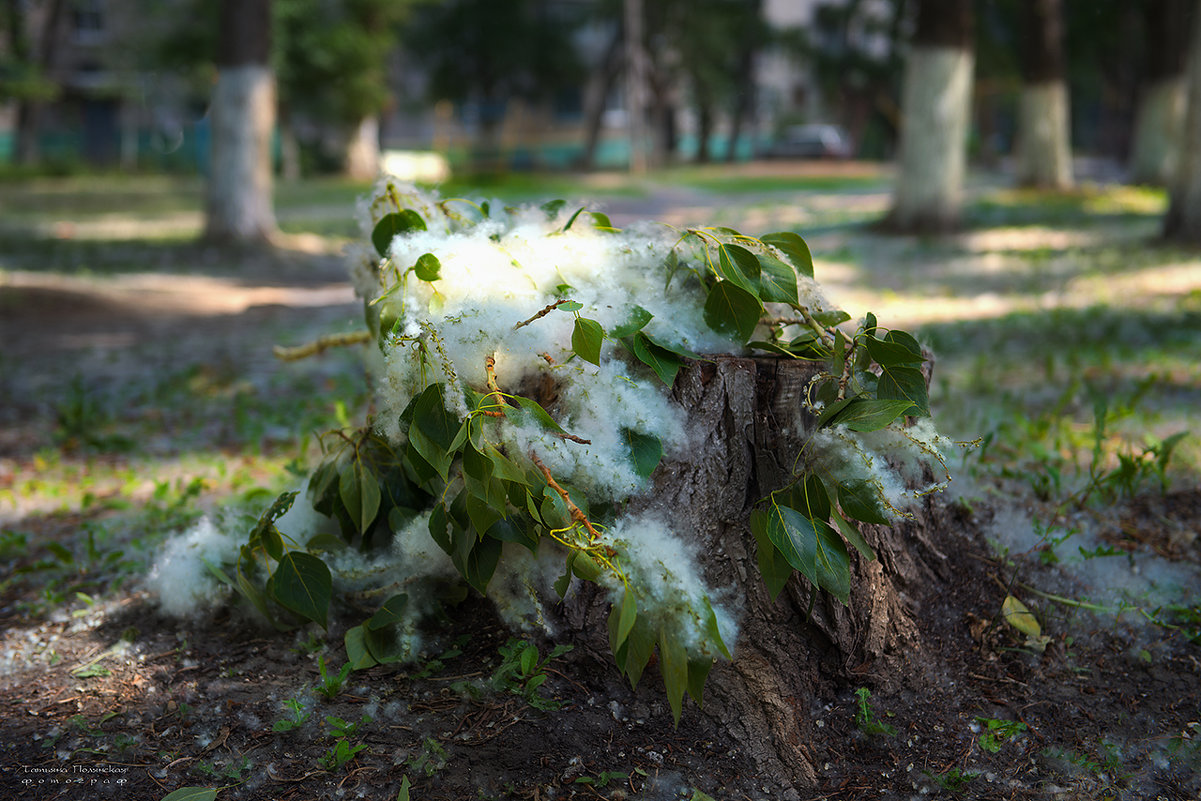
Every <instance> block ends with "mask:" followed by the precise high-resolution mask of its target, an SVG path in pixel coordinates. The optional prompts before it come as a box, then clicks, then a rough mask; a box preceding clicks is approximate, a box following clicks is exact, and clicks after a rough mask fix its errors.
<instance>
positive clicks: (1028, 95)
mask: <svg viewBox="0 0 1201 801" xmlns="http://www.w3.org/2000/svg"><path fill="white" fill-rule="evenodd" d="M1025 10H1026V15H1025V17H1026V19H1025V33H1026V35H1025V37H1023V42H1024V45H1025V46H1024V47H1023V49H1022V73H1023V76H1022V77H1023V85H1022V96H1021V101H1020V103H1019V105H1018V147H1017V180H1018V183H1019V184H1021V185H1022V186H1033V187H1038V188H1040V189H1067V188H1069V187H1070V186H1071V185H1072V149H1071V144H1070V142H1069V138H1068V124H1069V122H1068V88H1067V81H1066V80H1065V78H1064V68H1063V10H1062V7H1061V3H1060V0H1030V1H1029V2H1027V3H1026V4H1025Z"/></svg>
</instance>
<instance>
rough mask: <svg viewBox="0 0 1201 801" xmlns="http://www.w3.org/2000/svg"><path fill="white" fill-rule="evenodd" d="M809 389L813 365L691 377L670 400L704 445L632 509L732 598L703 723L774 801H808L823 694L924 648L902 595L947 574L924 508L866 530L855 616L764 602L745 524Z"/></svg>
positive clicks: (719, 370)
mask: <svg viewBox="0 0 1201 801" xmlns="http://www.w3.org/2000/svg"><path fill="white" fill-rule="evenodd" d="M812 375H813V367H812V366H810V365H809V364H807V363H804V362H799V361H784V360H776V359H750V358H727V357H721V358H718V359H717V360H716V361H715V362H699V363H694V364H692V365H691V366H690V367H688V368H686V369H685V370H683V371H682V372H681V374H680V376H679V378H678V379H677V381H676V384H675V388H674V395H675V398H676V400H677V402H678V403H679V404H680V405H681V406H682V407H683V409H684V410H685V412H686V413H687V414H688V417H689V421H690V428H692V430H694V431H698V432H704V435H703V437H702V438H699V439H698V440H697V441H696V442H693V443H690V452H689V458H688V459H687V460H686V461H682V462H673V463H665V464H663V465H661V466H660V469H659V470H658V471H657V472H656V474H655V480H654V489H653V490H652V492H651V493H649V494H648V495H647V496H646V497H645V498H644V499H642V500H636V501H634V502H632V506H633V509H631V511H632V512H638V511H642V510H651V511H656V510H657V511H661V512H662V513H663V514H664V515H670V518H671V519H672V520H673V521H674V522H675V524H676V527H677V531H680V532H688V531H691V532H694V536H695V541H696V545H697V552H698V554H699V559H700V563H701V565H702V567H703V569H704V571H705V574H706V575H705V578H706V580H707V582H708V584H709V586H710V587H714V588H726V589H728V590H729V592H730V597H731V598H734V599H736V600H737V602H738V603H740V604H741V606H742V615H741V629H740V633H739V636H738V640H737V642H736V643H734V644H732V650H733V655H734V659H733V661H732V662H730V663H718V664H717V665H715V666H714V669H713V671H712V673H711V674H710V676H709V680H708V683H707V684H706V687H705V706H704V709H703V711H702V712H701V713H700V714H704V715H707V716H709V717H711V718H712V719H713V720H714V721H715V722H717V723H718V724H719V725H720V726H721V728H722V729H724V730H725V731H727V732H729V734H730V736H731V737H732V738H733V739H734V740H735V741H736V742H738V743H739V744H740V747H741V749H742V751H743V753H744V755H745V756H747V757H749V758H750V760H751V761H752V762H753V763H754V765H755V766H756V768H757V769H758V771H759V774H760V775H761V776H762V777H763V779H764V783H765V784H773V783H775V784H776V785H777V786H776V787H775V788H774V789H773V790H772V794H771V796H770V797H772V798H784V799H797V798H800V797H801V793H800V791H802V790H804V789H805V788H809V787H812V786H813V785H815V784H816V781H817V766H816V764H815V763H814V758H813V756H812V752H811V751H810V750H809V747H808V744H809V743H810V742H811V741H812V739H813V737H814V736H815V731H814V729H813V727H812V722H811V719H810V710H811V709H812V706H813V696H814V692H815V690H817V689H818V688H820V687H821V686H823V685H824V684H828V683H829V682H838V681H840V680H846V679H848V678H850V677H852V676H858V677H860V678H859V679H858V680H860V681H861V680H862V676H863V674H865V673H869V672H873V671H879V670H881V669H882V668H883V667H884V666H885V665H886V664H888V663H891V659H892V656H893V655H899V654H901V653H902V652H904V651H905V650H907V649H912V648H916V647H918V645H919V643H918V635H917V629H916V626H915V625H914V623H913V610H912V609H911V608H910V606H911V605H910V603H909V601H908V600H907V597H906V592H905V590H906V587H910V586H913V585H914V584H915V583H916V582H925V581H929V580H931V579H932V578H933V577H934V576H935V575H936V571H938V570H939V569H941V568H940V566H941V564H942V563H943V562H944V561H945V557H943V556H942V555H941V554H940V553H938V551H937V550H936V549H935V548H934V547H933V546H932V545H929V544H928V542H927V541H926V540H925V538H924V536H923V533H922V532H923V524H924V523H925V522H926V521H927V520H928V518H929V516H930V515H931V514H934V513H935V512H934V510H933V509H932V508H930V507H927V508H925V509H923V510H918V512H917V517H916V520H915V521H910V522H906V523H905V524H904V525H901V526H898V527H896V528H889V527H884V526H863V527H862V529H863V534H864V536H865V538H866V539H867V540H868V542H869V543H870V544H871V545H872V547H873V548H874V549H875V551H876V553H877V555H878V558H877V559H876V560H875V561H871V562H868V561H867V560H864V559H862V558H860V557H859V556H858V554H857V553H856V552H852V558H851V565H852V567H851V570H852V582H851V587H852V589H851V604H850V606H849V607H844V606H842V605H841V604H840V603H839V602H838V601H837V600H836V599H833V598H829V597H827V596H826V595H825V594H824V593H820V594H819V595H818V596H817V598H816V603H814V605H813V611H812V615H811V616H810V615H809V614H808V610H809V606H810V599H811V593H812V588H811V587H810V586H809V584H808V583H807V581H806V580H805V579H803V578H801V577H800V576H799V575H794V576H793V578H792V579H791V580H790V581H789V584H788V586H787V587H786V588H785V590H784V592H783V593H781V595H780V597H779V598H777V599H776V601H775V602H773V601H772V600H771V599H770V598H769V597H768V593H767V590H766V589H765V587H764V585H763V581H762V579H761V578H760V575H759V569H758V564H757V557H756V553H755V545H754V538H753V536H752V535H751V533H750V530H749V526H748V522H747V521H748V519H749V516H750V512H751V509H752V507H753V506H754V505H755V504H756V502H758V501H759V500H760V499H761V498H763V497H764V496H765V495H767V494H768V493H769V492H770V491H771V490H773V489H777V488H779V487H780V486H782V485H783V484H785V483H786V482H787V481H788V479H789V477H790V476H791V475H792V470H793V465H794V463H795V460H796V458H797V454H798V453H799V450H800V448H801V445H802V442H803V440H804V432H805V430H806V429H807V428H810V427H811V426H812V424H813V420H812V419H811V418H810V417H809V416H808V415H807V413H804V412H803V410H802V407H801V404H800V399H801V397H802V396H803V393H804V391H805V388H806V386H807V385H808V382H809V379H810V377H811V376H812ZM607 613H608V610H607V603H606V601H605V599H604V598H603V597H602V596H600V595H599V594H592V595H590V596H589V595H584V596H581V598H580V600H579V602H578V604H577V606H576V608H575V610H574V612H569V616H570V617H571V618H572V619H571V623H572V624H573V626H575V627H577V628H579V629H580V630H582V631H583V632H584V636H596V635H597V633H602V634H600V637H601V639H602V640H603V632H604V631H605V618H606V616H607ZM597 647H598V648H606V647H607V646H606V645H604V644H603V643H602V642H598V643H597ZM648 678H649V679H650V681H652V682H653V681H654V679H653V677H648ZM656 689H658V688H656ZM684 714H685V715H689V714H697V712H696V711H695V707H690V708H686V710H685V713H684ZM765 791H766V790H765Z"/></svg>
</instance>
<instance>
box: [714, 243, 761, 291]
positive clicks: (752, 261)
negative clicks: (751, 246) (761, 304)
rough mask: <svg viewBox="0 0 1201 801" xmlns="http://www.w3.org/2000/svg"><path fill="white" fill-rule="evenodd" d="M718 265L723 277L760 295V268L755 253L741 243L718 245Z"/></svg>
mask: <svg viewBox="0 0 1201 801" xmlns="http://www.w3.org/2000/svg"><path fill="white" fill-rule="evenodd" d="M717 265H718V270H719V272H720V273H721V277H722V278H724V279H726V280H727V281H731V282H733V283H735V284H737V285H738V286H740V287H742V288H743V289H745V290H746V291H747V292H749V293H750V294H752V295H755V296H758V294H759V273H760V269H759V259H758V258H757V257H756V256H755V254H754V253H751V252H750V251H749V250H747V249H746V248H744V247H742V246H740V245H718V247H717Z"/></svg>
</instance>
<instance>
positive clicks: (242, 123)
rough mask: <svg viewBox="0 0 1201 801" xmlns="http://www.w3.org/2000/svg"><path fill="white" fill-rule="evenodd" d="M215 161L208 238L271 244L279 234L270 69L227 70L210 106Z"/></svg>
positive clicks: (220, 74) (221, 72) (209, 199)
mask: <svg viewBox="0 0 1201 801" xmlns="http://www.w3.org/2000/svg"><path fill="white" fill-rule="evenodd" d="M211 116H212V130H213V159H212V166H211V167H210V174H209V180H208V198H207V209H206V215H205V220H206V224H205V238H206V239H209V240H211V241H214V242H219V243H230V242H255V241H262V240H267V239H269V238H270V237H271V235H272V234H273V233H274V232H275V212H274V210H273V206H272V200H271V132H272V129H273V128H274V125H275V79H274V77H273V75H272V73H271V69H270V68H269V67H265V66H255V65H249V66H242V67H225V68H222V69H221V70H220V71H219V72H218V75H217V83H216V85H215V86H214V87H213V100H212V106H211Z"/></svg>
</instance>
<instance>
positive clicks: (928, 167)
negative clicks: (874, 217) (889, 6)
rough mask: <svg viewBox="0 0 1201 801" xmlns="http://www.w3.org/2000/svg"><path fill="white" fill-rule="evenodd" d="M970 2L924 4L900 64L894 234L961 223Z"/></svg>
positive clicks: (969, 68) (968, 106) (969, 89)
mask: <svg viewBox="0 0 1201 801" xmlns="http://www.w3.org/2000/svg"><path fill="white" fill-rule="evenodd" d="M971 32H972V19H971V4H970V3H964V2H961V0H922V2H921V3H920V4H919V5H918V16H917V28H916V30H915V31H914V35H913V45H912V48H911V49H910V52H909V58H908V60H907V62H906V64H905V76H904V81H903V87H902V95H901V103H902V114H903V119H902V123H901V142H900V157H899V162H900V163H899V165H898V174H897V185H896V190H895V192H894V195H893V208H892V212H891V215H890V218H889V223H890V224H891V226H892V227H894V228H896V229H897V230H900V231H946V230H949V229H952V228H954V227H956V226H957V225H958V223H959V212H960V206H961V204H962V199H961V196H960V194H961V189H962V185H963V174H964V169H965V162H966V160H967V153H966V147H967V131H968V121H969V119H970V116H971V114H970V110H971V92H972V67H973V61H974V59H973V55H972V48H971Z"/></svg>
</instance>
